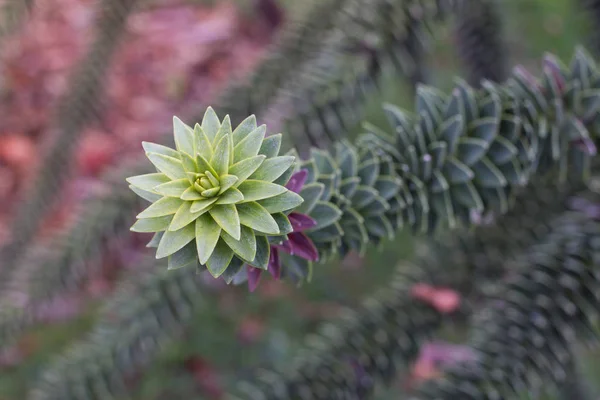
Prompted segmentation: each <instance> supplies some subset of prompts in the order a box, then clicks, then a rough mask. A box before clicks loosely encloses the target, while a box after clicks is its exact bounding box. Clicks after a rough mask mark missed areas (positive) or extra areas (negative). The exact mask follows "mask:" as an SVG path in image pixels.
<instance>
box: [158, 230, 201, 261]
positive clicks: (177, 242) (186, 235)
mask: <svg viewBox="0 0 600 400" xmlns="http://www.w3.org/2000/svg"><path fill="white" fill-rule="evenodd" d="M194 236H195V231H194V225H193V224H189V225H188V226H186V227H185V228H183V229H180V230H178V231H165V233H164V235H163V237H162V239H160V243H159V244H158V249H156V258H164V257H167V256H170V255H171V254H173V253H175V252H176V251H177V250H179V249H181V248H183V246H185V245H186V244H188V243H189V242H191V241H192V240H193V239H194Z"/></svg>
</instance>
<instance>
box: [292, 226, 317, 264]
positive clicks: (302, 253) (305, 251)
mask: <svg viewBox="0 0 600 400" xmlns="http://www.w3.org/2000/svg"><path fill="white" fill-rule="evenodd" d="M288 238H289V242H290V244H291V245H292V246H291V248H292V253H291V254H292V255H296V256H298V257H301V258H304V259H305V260H309V261H318V260H319V252H318V251H317V248H316V247H315V245H314V243H313V242H312V241H311V240H310V239H309V238H308V236H306V234H304V233H302V232H294V233H290V234H289V235H288Z"/></svg>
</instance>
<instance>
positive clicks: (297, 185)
mask: <svg viewBox="0 0 600 400" xmlns="http://www.w3.org/2000/svg"><path fill="white" fill-rule="evenodd" d="M307 177H308V170H306V169H301V170H300V171H298V172H296V173H295V174H294V175H292V177H291V178H290V180H289V181H288V183H287V185H285V187H286V188H288V189H289V190H291V191H292V192H294V193H300V191H301V190H302V187H303V186H304V183H305V182H306V178H307Z"/></svg>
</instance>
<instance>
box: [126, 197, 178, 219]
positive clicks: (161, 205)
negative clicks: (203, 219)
mask: <svg viewBox="0 0 600 400" xmlns="http://www.w3.org/2000/svg"><path fill="white" fill-rule="evenodd" d="M182 203H183V200H181V199H177V198H175V197H163V198H162V199H159V200H157V201H156V202H155V203H153V204H150V205H149V206H148V208H146V209H145V210H144V211H142V212H141V213H139V214H138V215H137V218H156V217H163V216H165V215H171V214H175V213H176V212H177V210H178V209H179V207H180V206H181V204H182Z"/></svg>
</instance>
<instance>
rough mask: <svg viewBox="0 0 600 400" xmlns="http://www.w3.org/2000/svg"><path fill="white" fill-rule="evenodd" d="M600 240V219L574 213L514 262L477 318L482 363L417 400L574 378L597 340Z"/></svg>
mask: <svg viewBox="0 0 600 400" xmlns="http://www.w3.org/2000/svg"><path fill="white" fill-rule="evenodd" d="M595 197H596V198H595V199H594V205H595V206H596V207H597V204H598V200H600V198H598V196H595ZM599 239H600V225H599V224H598V220H597V216H595V218H594V219H591V218H590V215H589V214H587V213H585V212H572V213H570V214H567V215H565V216H564V217H563V218H561V219H560V220H559V221H557V223H556V224H555V225H554V226H553V232H552V233H551V235H550V236H549V237H548V238H547V240H545V241H544V242H543V243H541V244H539V245H537V246H535V247H534V248H532V249H531V250H530V251H528V252H527V253H526V254H524V255H523V257H522V258H520V259H519V260H518V261H517V262H516V263H515V265H514V266H512V267H511V269H514V270H515V273H514V275H513V276H512V277H511V278H509V279H508V281H507V282H506V283H505V284H503V285H502V286H501V287H500V288H498V291H497V293H496V296H494V298H493V300H492V301H491V302H490V305H489V307H488V308H487V310H486V311H485V312H484V313H482V315H481V318H479V319H478V320H477V321H476V322H475V325H474V328H473V333H472V337H471V340H470V345H471V346H472V347H473V348H474V349H475V350H476V351H477V353H478V356H479V357H478V360H477V361H476V362H473V363H471V364H462V365H457V366H454V367H450V368H449V369H448V370H447V371H446V372H445V375H444V378H443V379H440V380H436V381H435V382H433V383H431V384H429V385H424V387H423V388H422V389H421V390H420V391H419V393H418V394H417V395H416V396H415V397H414V399H434V398H435V399H456V398H461V397H463V396H471V397H473V396H475V397H482V398H491V397H501V398H506V397H510V396H519V395H522V394H524V393H526V392H529V393H538V392H539V391H540V390H541V389H542V385H544V386H546V387H554V388H555V389H557V390H558V388H559V387H560V385H561V384H563V383H564V382H565V381H566V380H567V377H568V376H569V373H570V371H569V369H570V368H571V364H572V358H571V346H572V344H573V343H574V341H575V339H576V338H580V339H584V340H588V341H589V340H592V341H594V342H595V341H597V331H596V329H595V325H594V324H595V322H596V321H597V320H598V309H599V308H600V273H599V272H598V270H597V260H598V256H599V254H600V253H599V249H600V247H599V243H600V240H599ZM494 300H495V301H494Z"/></svg>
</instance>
